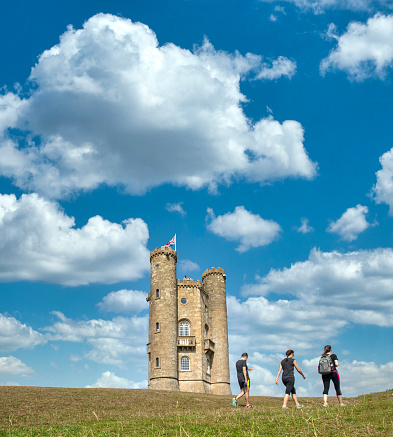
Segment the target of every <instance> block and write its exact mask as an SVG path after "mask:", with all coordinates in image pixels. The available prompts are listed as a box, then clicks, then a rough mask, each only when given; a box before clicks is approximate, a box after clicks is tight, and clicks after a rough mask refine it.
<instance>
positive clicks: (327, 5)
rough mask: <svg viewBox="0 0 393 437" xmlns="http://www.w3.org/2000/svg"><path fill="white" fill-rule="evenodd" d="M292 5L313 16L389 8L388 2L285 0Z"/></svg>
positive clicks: (386, 0) (372, 0)
mask: <svg viewBox="0 0 393 437" xmlns="http://www.w3.org/2000/svg"><path fill="white" fill-rule="evenodd" d="M260 1H263V2H268V3H271V2H274V1H277V0H260ZM285 1H287V2H288V3H293V4H294V5H296V6H297V7H298V8H299V9H301V10H302V11H312V12H313V13H314V14H323V13H325V11H327V10H330V9H333V10H337V9H338V10H350V11H369V10H371V9H374V8H375V6H376V5H381V6H383V5H387V6H389V1H388V0H377V1H374V0H285Z"/></svg>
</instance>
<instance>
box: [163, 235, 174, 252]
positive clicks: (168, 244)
mask: <svg viewBox="0 0 393 437" xmlns="http://www.w3.org/2000/svg"><path fill="white" fill-rule="evenodd" d="M171 246H175V250H176V234H175V236H174V237H173V238H172V239H171V240H169V241H168V243H167V244H166V245H165V246H164V247H171Z"/></svg>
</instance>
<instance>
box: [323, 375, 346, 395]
mask: <svg viewBox="0 0 393 437" xmlns="http://www.w3.org/2000/svg"><path fill="white" fill-rule="evenodd" d="M322 381H323V394H324V395H327V394H328V393H329V387H330V381H333V384H334V388H335V389H336V394H337V396H340V395H341V394H342V393H341V390H340V376H339V375H338V372H337V370H333V372H332V373H329V374H328V375H322Z"/></svg>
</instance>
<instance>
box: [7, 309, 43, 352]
mask: <svg viewBox="0 0 393 437" xmlns="http://www.w3.org/2000/svg"><path fill="white" fill-rule="evenodd" d="M46 342H47V340H46V338H45V336H44V335H42V334H41V333H39V332H37V331H34V330H33V329H32V328H31V327H30V326H27V325H25V324H23V323H21V322H19V320H16V319H15V318H14V317H7V316H4V315H3V314H0V351H1V352H12V351H15V350H17V349H33V348H34V347H35V346H38V345H41V344H45V343H46Z"/></svg>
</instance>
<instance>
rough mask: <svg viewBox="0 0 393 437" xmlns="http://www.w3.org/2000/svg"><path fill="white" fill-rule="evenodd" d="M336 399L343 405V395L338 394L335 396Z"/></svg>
mask: <svg viewBox="0 0 393 437" xmlns="http://www.w3.org/2000/svg"><path fill="white" fill-rule="evenodd" d="M337 399H338V403H339V404H340V405H341V406H343V405H344V402H343V397H342V395H338V396H337Z"/></svg>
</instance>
